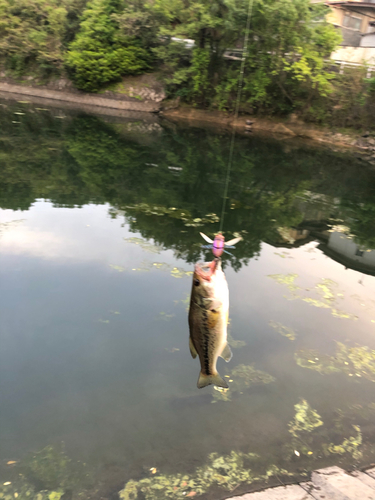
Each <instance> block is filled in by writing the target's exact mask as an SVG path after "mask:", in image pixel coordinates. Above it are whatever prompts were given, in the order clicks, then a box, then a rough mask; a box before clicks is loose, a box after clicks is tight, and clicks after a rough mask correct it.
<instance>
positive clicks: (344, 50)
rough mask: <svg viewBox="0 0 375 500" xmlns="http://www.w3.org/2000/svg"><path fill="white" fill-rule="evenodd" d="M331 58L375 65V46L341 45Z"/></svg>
mask: <svg viewBox="0 0 375 500" xmlns="http://www.w3.org/2000/svg"><path fill="white" fill-rule="evenodd" d="M331 59H333V60H334V61H345V62H352V63H359V64H362V63H364V62H365V63H367V64H369V65H371V66H373V65H375V47H339V48H338V49H337V50H335V52H332V54H331Z"/></svg>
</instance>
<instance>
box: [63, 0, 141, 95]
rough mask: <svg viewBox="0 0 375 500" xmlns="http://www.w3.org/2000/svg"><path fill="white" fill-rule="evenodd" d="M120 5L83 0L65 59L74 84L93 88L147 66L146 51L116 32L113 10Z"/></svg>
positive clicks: (114, 0) (108, 0)
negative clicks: (75, 32)
mask: <svg viewBox="0 0 375 500" xmlns="http://www.w3.org/2000/svg"><path fill="white" fill-rule="evenodd" d="M121 8H122V4H121V1H120V0H92V1H91V2H89V3H88V4H87V7H86V9H85V11H84V13H83V15H82V20H81V24H80V30H79V32H78V34H77V36H76V38H75V40H74V41H73V42H72V43H71V44H70V46H69V51H68V53H67V55H66V59H65V63H66V67H67V69H68V71H69V73H70V74H71V76H72V79H73V81H74V82H75V84H76V86H77V87H78V88H80V89H82V90H87V91H90V92H95V91H98V90H99V89H100V87H101V86H103V84H105V83H108V82H111V81H114V80H116V79H118V78H120V77H121V75H126V74H131V75H135V74H139V73H142V72H144V71H145V70H146V69H148V68H149V67H150V55H149V54H148V52H147V51H146V50H145V49H144V48H142V47H139V46H137V44H136V40H133V39H131V38H129V37H124V36H122V35H121V33H120V30H119V25H118V22H117V21H116V14H119V12H120V11H121Z"/></svg>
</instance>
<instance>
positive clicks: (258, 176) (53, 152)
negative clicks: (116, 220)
mask: <svg viewBox="0 0 375 500" xmlns="http://www.w3.org/2000/svg"><path fill="white" fill-rule="evenodd" d="M19 106H20V105H18V106H17V109H19ZM28 109H29V110H30V111H33V112H29V111H28ZM14 111H15V110H14V109H5V108H3V111H2V113H1V115H0V132H1V134H0V137H1V140H0V162H1V164H2V165H3V167H2V169H1V170H0V183H1V186H2V189H1V191H0V207H1V208H8V209H13V210H16V209H21V210H26V209H28V208H29V207H30V205H31V204H32V203H33V202H34V201H35V200H36V199H38V198H44V199H49V200H51V201H52V202H53V203H54V204H55V205H58V206H66V207H72V206H81V205H84V204H87V203H89V202H95V203H108V204H110V206H111V207H112V208H111V210H110V212H111V214H112V216H113V217H125V218H126V220H127V221H128V223H129V225H130V227H131V229H132V230H134V231H136V232H140V233H141V234H142V236H143V237H145V238H147V239H150V238H152V239H153V240H154V241H155V242H156V243H158V244H160V245H162V246H164V247H165V248H171V249H173V250H174V251H175V252H176V254H177V255H179V256H181V257H183V258H184V259H185V260H186V261H187V262H195V261H197V260H199V258H201V257H202V250H201V244H202V241H201V238H200V236H199V231H203V232H205V233H207V234H210V235H212V234H213V233H214V232H215V231H217V230H218V228H219V225H218V223H215V221H217V220H218V215H220V213H221V208H222V196H223V188H224V179H225V174H226V169H227V159H228V149H229V138H228V137H227V136H225V135H214V134H211V133H208V132H205V131H202V130H192V129H189V130H178V131H175V130H171V129H160V131H159V132H157V133H156V135H152V134H150V133H148V132H147V130H146V131H143V132H142V127H145V128H146V129H147V124H143V125H142V124H139V123H135V124H130V125H129V124H128V126H127V128H125V126H124V125H122V124H118V125H110V124H108V123H104V122H103V121H101V120H100V119H98V118H95V117H90V116H78V117H67V118H66V119H65V120H56V119H53V117H52V116H51V115H50V113H48V112H46V111H37V110H35V109H34V108H32V107H30V108H29V107H28V106H27V105H24V110H23V112H25V115H22V116H19V118H18V119H17V120H14V116H15V115H14V114H13V112H14ZM14 121H19V123H14ZM133 127H134V130H132V128H133ZM129 128H130V131H129ZM154 133H155V132H154ZM134 137H136V138H137V140H138V141H139V142H136V141H134ZM154 165H157V166H158V167H155V166H154ZM170 166H172V167H179V168H182V170H181V171H174V170H171V169H170V168H169V167H170ZM317 166H319V168H317ZM306 192H307V194H306ZM308 193H310V194H308ZM311 193H312V196H311V199H310V195H311ZM228 195H229V199H228V203H227V210H226V214H225V222H224V230H227V231H228V230H229V231H230V233H229V234H232V233H233V232H239V233H241V234H243V235H244V236H245V238H244V241H243V242H242V243H241V245H239V246H238V249H236V252H235V255H234V256H228V259H229V261H230V262H231V265H232V266H233V267H234V268H235V269H238V268H239V267H240V266H241V264H242V263H243V262H247V261H248V259H250V258H252V257H253V256H255V255H257V253H258V252H259V250H260V245H261V242H262V241H267V242H269V243H272V244H278V243H281V242H282V241H283V240H282V239H281V237H280V228H286V230H287V229H288V228H290V227H304V224H306V222H308V221H310V220H314V217H315V215H314V214H315V213H319V214H322V213H324V214H325V215H324V217H323V219H322V217H321V215H320V220H321V224H323V226H324V223H325V222H326V221H327V220H328V219H330V218H332V217H333V218H337V219H342V221H343V222H341V223H343V224H345V225H347V226H348V227H349V228H350V231H351V232H352V233H353V234H354V235H355V237H356V238H357V239H358V240H359V241H360V242H361V243H362V244H364V245H366V246H369V247H374V240H373V231H372V228H373V222H372V221H373V214H374V213H375V204H374V200H375V174H374V172H373V171H371V170H369V169H367V168H366V167H365V166H364V164H363V162H360V161H359V160H356V159H355V158H350V157H348V156H347V155H346V156H345V157H344V156H343V155H341V154H339V153H333V152H328V151H324V150H321V151H319V150H310V149H305V148H302V147H300V148H296V149H290V147H289V146H285V145H284V144H283V143H278V142H274V141H260V140H256V139H241V138H238V140H237V141H236V149H235V154H234V157H233V166H232V171H231V183H230V190H229V193H228ZM322 195H324V196H323V198H324V200H325V201H324V206H322V207H320V206H319V207H316V205H315V204H316V200H319V198H320V197H321V196H322ZM301 200H302V201H301ZM303 200H305V201H303ZM314 200H315V201H314Z"/></svg>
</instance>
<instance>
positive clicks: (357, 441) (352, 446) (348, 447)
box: [322, 425, 362, 460]
mask: <svg viewBox="0 0 375 500" xmlns="http://www.w3.org/2000/svg"><path fill="white" fill-rule="evenodd" d="M352 427H353V429H354V430H355V431H356V435H355V436H351V437H349V438H345V439H344V441H343V442H342V443H341V444H338V445H335V444H333V443H329V444H323V446H322V449H323V453H324V454H325V455H326V456H328V455H329V454H338V455H344V453H349V454H350V455H351V456H352V457H353V458H354V459H355V460H359V459H361V458H362V452H361V450H360V449H359V448H360V446H361V445H362V433H361V428H360V427H359V426H358V425H353V426H352Z"/></svg>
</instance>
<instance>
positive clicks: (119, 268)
mask: <svg viewBox="0 0 375 500" xmlns="http://www.w3.org/2000/svg"><path fill="white" fill-rule="evenodd" d="M109 267H111V268H112V269H113V270H114V271H117V272H118V273H123V272H124V271H126V267H122V266H116V265H115V264H109Z"/></svg>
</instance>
